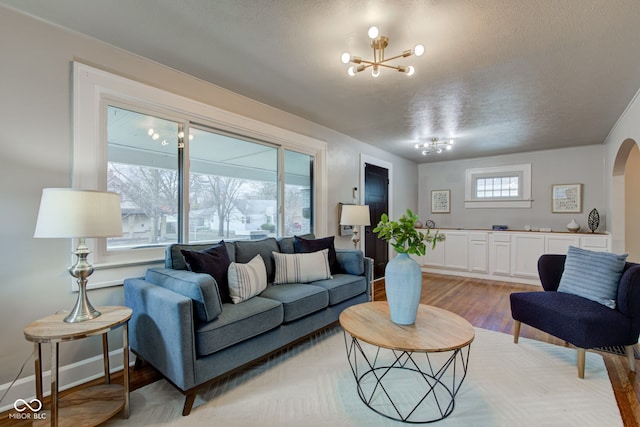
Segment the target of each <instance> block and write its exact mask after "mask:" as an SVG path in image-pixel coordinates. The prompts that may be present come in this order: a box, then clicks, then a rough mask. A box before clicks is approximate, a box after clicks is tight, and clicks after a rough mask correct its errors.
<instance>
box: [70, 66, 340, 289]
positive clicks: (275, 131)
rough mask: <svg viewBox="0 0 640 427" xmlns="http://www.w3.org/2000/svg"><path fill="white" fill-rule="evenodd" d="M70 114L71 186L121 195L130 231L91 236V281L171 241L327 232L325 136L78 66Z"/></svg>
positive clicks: (110, 277) (127, 272)
mask: <svg viewBox="0 0 640 427" xmlns="http://www.w3.org/2000/svg"><path fill="white" fill-rule="evenodd" d="M203 84H204V83H203ZM73 118H74V151H73V186H74V187H77V188H88V189H91V188H93V189H102V190H104V189H108V190H111V191H116V192H118V193H120V194H121V200H122V202H121V203H122V212H123V235H122V237H117V238H110V239H88V241H87V243H88V246H89V247H90V249H91V250H92V251H93V255H92V257H93V265H94V266H95V267H96V272H95V273H94V275H93V276H92V279H93V280H92V283H91V285H90V287H101V286H109V285H114V284H121V283H122V277H132V276H133V275H136V274H143V273H144V271H145V270H146V268H147V267H148V264H149V263H150V262H159V261H161V260H162V259H163V258H164V248H165V247H166V245H167V244H169V243H172V242H207V241H217V240H220V239H252V238H260V237H265V236H287V235H293V234H298V233H300V234H302V233H307V232H314V233H316V234H317V235H325V234H326V228H327V227H326V223H327V216H326V209H318V207H322V206H326V200H327V194H326V183H325V180H326V165H325V162H326V143H325V142H323V141H319V140H316V139H313V138H309V137H307V136H304V135H301V134H297V133H294V132H291V131H288V130H285V129H282V128H278V127H275V126H272V125H269V124H267V123H263V122H259V121H256V120H253V119H249V118H247V117H243V116H240V115H237V114H233V113H229V112H227V111H224V110H220V109H218V108H215V107H213V106H210V105H207V104H203V103H201V102H196V101H193V100H190V99H188V98H185V97H182V96H178V95H175V94H173V93H170V92H166V91H163V90H160V89H157V88H154V87H151V86H147V85H144V84H141V83H138V82H135V81H132V80H129V79H126V78H123V77H120V76H117V75H114V74H111V73H107V72H105V71H102V70H98V69H95V68H92V67H89V66H86V65H83V64H79V63H75V64H74V113H73Z"/></svg>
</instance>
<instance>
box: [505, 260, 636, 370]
mask: <svg viewBox="0 0 640 427" xmlns="http://www.w3.org/2000/svg"><path fill="white" fill-rule="evenodd" d="M565 258H566V256H565V255H551V254H546V255H542V256H541V257H540V259H539V260H538V273H539V276H540V281H541V282H542V287H543V288H544V292H539V291H538V292H516V293H512V294H511V295H510V298H511V315H512V317H513V319H514V320H515V321H516V322H515V326H514V333H513V338H514V342H515V343H517V342H518V337H519V335H520V325H521V323H525V324H527V325H530V326H533V327H534V328H536V329H539V330H541V331H543V332H546V333H548V334H550V335H553V336H555V337H558V338H560V339H562V340H564V341H565V343H569V344H572V345H574V346H575V347H577V348H578V376H579V377H580V378H584V364H585V352H586V350H587V349H590V348H599V347H610V346H624V347H625V349H626V354H627V357H628V360H629V367H630V369H631V371H634V372H635V360H634V351H633V349H634V346H635V345H637V344H638V336H639V335H640V264H635V263H631V262H627V263H625V265H624V269H623V273H622V277H621V279H620V283H619V285H618V291H617V297H616V300H615V308H609V307H606V306H605V305H602V304H600V303H598V302H595V301H592V300H590V299H586V298H583V297H581V296H578V295H573V294H570V293H565V292H558V286H559V285H560V279H561V277H562V273H563V271H564V265H565Z"/></svg>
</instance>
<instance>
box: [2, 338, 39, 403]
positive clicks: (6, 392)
mask: <svg viewBox="0 0 640 427" xmlns="http://www.w3.org/2000/svg"><path fill="white" fill-rule="evenodd" d="M35 353H36V351H35V350H33V351H32V352H31V354H30V355H29V356H28V357H27V359H26V360H25V361H24V363H23V364H22V366H21V367H20V372H18V375H16V377H15V378H14V379H13V381H11V384H9V387H8V388H7V389H6V390H5V392H4V393H3V394H2V397H0V403H2V401H3V400H4V399H5V397H7V394H9V391H10V390H11V388H12V387H13V385H14V384H15V383H16V381H18V378H20V375H22V371H23V370H24V367H25V366H27V362H28V361H29V360H30V359H31V358H32V357H34V355H35Z"/></svg>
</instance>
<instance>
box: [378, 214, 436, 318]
mask: <svg viewBox="0 0 640 427" xmlns="http://www.w3.org/2000/svg"><path fill="white" fill-rule="evenodd" d="M416 221H418V216H417V215H415V214H414V213H413V212H411V210H410V209H407V212H406V213H405V214H403V215H402V217H400V219H398V221H391V220H389V216H388V215H387V214H382V216H381V217H380V222H379V223H378V225H377V226H376V227H375V228H374V229H373V232H374V233H376V234H377V235H378V237H379V238H380V239H383V240H385V241H386V242H387V243H389V244H390V245H391V247H393V249H394V250H395V251H396V252H397V256H395V257H394V258H392V259H391V260H390V261H389V262H388V263H387V266H386V267H385V292H386V294H387V302H388V304H389V314H390V316H391V321H393V322H394V323H397V324H400V325H412V324H414V323H415V321H416V314H417V312H418V305H419V304H420V294H421V292H422V271H421V270H420V265H418V263H417V262H416V261H415V260H414V259H413V258H411V257H410V256H409V255H410V254H411V255H424V254H425V253H426V249H427V243H429V244H430V246H431V249H435V247H436V243H437V242H440V241H443V240H444V238H445V236H444V234H440V233H439V232H438V231H436V232H435V233H433V234H432V233H431V229H430V228H427V231H426V233H424V232H422V231H421V230H418V229H416V227H415V223H416Z"/></svg>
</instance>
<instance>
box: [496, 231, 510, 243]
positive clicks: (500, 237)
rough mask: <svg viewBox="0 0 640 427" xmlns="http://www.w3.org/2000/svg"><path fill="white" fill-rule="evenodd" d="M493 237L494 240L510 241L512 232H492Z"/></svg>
mask: <svg viewBox="0 0 640 427" xmlns="http://www.w3.org/2000/svg"><path fill="white" fill-rule="evenodd" d="M491 239H492V240H493V241H494V242H510V241H511V235H510V234H506V233H505V234H502V233H492V234H491Z"/></svg>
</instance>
